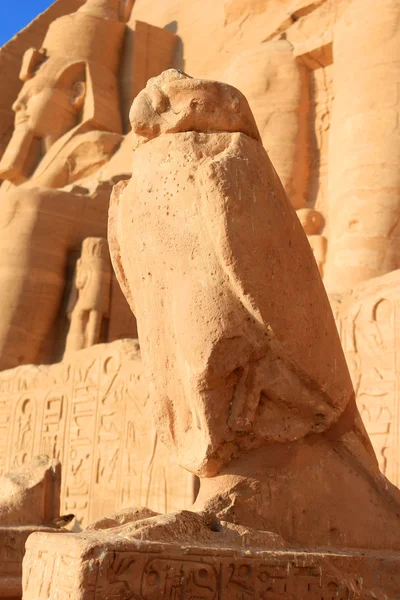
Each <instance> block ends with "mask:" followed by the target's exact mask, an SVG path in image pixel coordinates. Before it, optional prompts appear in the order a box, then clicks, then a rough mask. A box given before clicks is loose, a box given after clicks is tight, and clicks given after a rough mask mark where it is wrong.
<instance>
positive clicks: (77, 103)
mask: <svg viewBox="0 0 400 600" xmlns="http://www.w3.org/2000/svg"><path fill="white" fill-rule="evenodd" d="M85 97H86V83H85V82H84V81H76V82H75V83H74V84H73V85H72V88H71V94H70V102H71V104H72V106H73V107H74V108H75V109H76V110H77V111H78V110H81V108H82V107H83V104H84V102H85Z"/></svg>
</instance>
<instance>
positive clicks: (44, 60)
mask: <svg viewBox="0 0 400 600" xmlns="http://www.w3.org/2000/svg"><path fill="white" fill-rule="evenodd" d="M132 5H133V2H132V1H126V0H87V1H86V2H85V3H83V5H82V6H81V8H79V10H78V11H77V12H75V13H72V14H69V15H66V16H63V17H60V18H58V19H56V20H55V21H54V22H53V23H51V25H50V27H49V29H48V32H47V34H46V36H45V39H44V41H43V44H42V47H41V48H40V49H33V48H32V49H30V50H28V51H27V52H26V53H25V55H24V58H23V62H22V68H21V73H20V78H21V79H22V80H23V81H24V82H25V83H24V85H23V87H22V89H21V92H20V94H19V95H18V98H17V99H16V101H15V103H14V105H13V110H14V111H15V129H14V133H13V135H12V138H11V140H10V142H9V144H8V147H7V148H6V150H5V152H4V155H3V157H2V159H1V161H0V177H1V179H3V180H4V181H3V184H2V186H1V190H0V256H1V258H0V261H1V262H0V313H1V319H0V369H5V368H10V367H14V366H17V365H19V364H25V363H38V362H43V361H46V360H47V361H48V360H49V359H50V361H51V359H54V356H52V354H51V348H49V346H50V345H51V343H52V339H51V338H52V335H51V331H52V327H53V326H54V323H55V319H56V317H57V314H58V313H59V311H60V307H61V302H62V298H63V294H65V283H66V281H65V275H66V270H67V266H68V260H69V257H70V256H71V253H76V252H77V250H78V248H80V246H81V244H82V241H83V240H84V239H85V238H87V237H91V236H93V237H104V236H105V233H106V221H107V216H106V215H107V203H108V197H109V190H110V185H111V182H110V181H108V182H107V178H106V182H105V184H103V185H102V175H101V168H102V166H103V165H105V164H106V163H108V161H109V159H110V157H111V156H112V155H113V154H114V153H115V152H116V150H117V149H118V147H119V146H120V144H121V141H122V140H123V125H122V121H121V98H122V96H124V94H125V96H126V93H125V92H126V88H127V87H129V86H127V85H125V88H123V86H122V83H121V82H122V81H125V79H126V77H125V79H124V72H122V71H121V69H122V66H121V57H122V54H123V44H124V39H125V34H126V29H127V26H126V24H125V21H126V20H127V19H128V18H129V15H130V10H131V9H132ZM140 25H142V26H145V25H146V24H144V23H141V24H140ZM156 29H157V28H153V30H156ZM158 31H160V32H161V35H162V36H163V39H164V38H165V37H166V36H170V37H171V38H176V36H174V35H172V34H170V33H169V32H167V31H163V30H158ZM146 35H147V36H148V32H147V31H145V32H144V36H146ZM153 35H154V33H153ZM144 36H143V35H142V38H143V37H144ZM139 37H140V36H139V33H138V32H137V34H136V38H135V43H136V40H137V39H138V38H139ZM148 37H149V36H148ZM150 37H151V36H150ZM171 43H172V46H173V44H174V43H175V39H174V40H173V41H172V42H171ZM170 46H171V44H170ZM172 46H171V47H172ZM162 50H163V47H162V44H161V48H155V51H156V52H157V53H158V54H160V53H161V52H162ZM130 51H131V54H132V48H131V49H130ZM140 52H147V53H148V54H150V56H147V60H148V63H149V64H150V69H151V68H153V69H154V70H155V72H153V74H156V73H157V72H159V71H157V67H158V64H159V63H160V61H161V63H162V62H163V61H164V63H165V61H166V62H167V63H168V62H169V61H170V59H171V56H170V54H171V53H170V52H164V55H163V56H162V58H161V59H160V60H158V63H157V60H152V56H151V52H152V51H151V48H150V49H149V48H146V47H142V48H141V50H140ZM124 66H125V67H126V64H125V65H124ZM165 66H166V65H165ZM132 69H133V67H132V65H131V70H132ZM136 71H137V69H136ZM136 71H135V73H136ZM142 71H143V73H139V75H138V76H137V75H136V78H137V79H138V81H137V84H139V85H140V80H141V77H140V76H141V75H142V76H146V69H142ZM129 77H130V79H132V76H131V75H129ZM129 77H128V79H129ZM125 83H126V82H125ZM143 85H144V83H143ZM122 88H123V89H122ZM137 91H138V90H137ZM137 91H136V93H137ZM128 96H129V94H128ZM120 172H121V171H120ZM122 173H123V172H122ZM111 179H112V178H111ZM107 183H108V184H107ZM61 355H62V352H61Z"/></svg>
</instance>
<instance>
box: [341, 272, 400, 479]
mask: <svg viewBox="0 0 400 600" xmlns="http://www.w3.org/2000/svg"><path fill="white" fill-rule="evenodd" d="M399 286H400V271H394V272H393V273H389V274H387V275H383V276H382V277H378V278H376V279H372V280H371V281H369V282H367V283H363V284H359V285H358V286H356V287H355V288H354V289H353V290H352V291H351V292H349V293H348V294H343V295H340V296H339V295H338V296H333V297H332V298H331V301H332V307H333V310H334V313H335V316H336V319H337V325H338V329H339V333H340V336H341V340H342V344H343V348H344V350H345V353H346V359H347V363H348V365H349V369H350V373H351V376H352V379H353V384H354V388H355V390H356V393H357V404H358V407H359V410H360V413H361V416H362V418H363V421H364V424H365V426H366V428H367V431H368V433H369V435H370V438H371V441H372V444H373V446H374V449H375V452H376V455H377V458H378V462H379V467H380V469H381V471H382V472H383V473H384V474H385V475H386V476H387V477H388V478H389V479H390V481H392V482H393V483H394V484H396V485H397V486H399V485H400V389H399V381H400V365H399V361H398V357H397V354H398V350H397V349H398V347H399V344H400V338H399V332H400V329H399V324H400V312H399V311H400V305H399V301H398V298H399V292H400V288H399Z"/></svg>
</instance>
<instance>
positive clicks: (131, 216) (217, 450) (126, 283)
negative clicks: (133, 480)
mask: <svg viewBox="0 0 400 600" xmlns="http://www.w3.org/2000/svg"><path fill="white" fill-rule="evenodd" d="M130 117H131V122H132V129H133V133H134V148H135V150H134V156H133V162H132V179H131V181H130V182H129V184H127V183H126V182H123V183H120V184H118V185H117V186H116V187H115V188H114V193H113V196H112V198H111V206H110V218H109V241H110V250H111V256H112V260H113V265H114V268H115V271H116V273H117V276H118V278H119V281H120V284H121V288H122V289H123V291H124V293H125V295H126V297H127V299H128V301H129V303H130V306H131V308H132V310H133V311H134V312H135V314H136V316H137V320H138V329H139V336H140V337H141V344H142V351H143V360H144V365H145V369H146V375H147V378H148V381H149V385H150V399H151V402H152V404H153V410H154V416H155V421H156V426H157V430H158V432H159V434H160V436H161V438H162V440H163V441H164V442H165V443H166V445H167V446H168V448H169V449H170V451H171V452H173V454H174V455H175V456H176V457H177V460H178V462H179V463H180V464H181V465H182V466H184V467H185V468H188V469H190V470H191V471H192V472H193V473H196V474H198V475H199V476H200V477H201V478H202V479H201V487H200V493H199V497H198V499H197V501H196V505H195V507H196V508H197V509H198V510H206V511H214V512H216V513H217V515H218V516H219V517H220V518H221V519H223V520H224V521H232V522H234V523H239V524H242V525H246V526H249V527H252V528H255V529H259V530H267V531H271V532H273V533H275V534H277V535H280V536H281V537H282V538H283V539H285V540H287V541H288V542H289V543H293V544H300V545H303V546H304V545H306V546H308V547H310V546H315V545H319V546H321V545H322V546H323V545H333V546H339V547H341V546H344V547H365V548H376V549H382V548H393V549H395V548H399V547H400V545H399V541H398V539H399V538H398V534H399V527H400V524H399V521H398V517H397V515H396V514H395V512H393V510H394V507H398V506H399V504H400V493H399V491H398V490H397V489H396V488H395V487H394V486H392V485H391V484H390V483H389V482H388V481H387V480H386V479H385V478H384V477H383V476H382V475H381V473H380V471H379V468H378V463H377V460H376V457H375V455H374V452H373V450H372V446H371V444H370V441H369V439H368V436H367V434H366V432H365V429H364V427H363V424H362V421H361V419H360V416H359V413H358V410H357V407H356V405H355V398H354V390H353V387H352V384H351V380H350V375H349V372H348V369H347V366H346V362H345V358H344V354H343V351H342V348H341V345H340V340H339V336H338V334H337V330H336V326H335V322H334V318H333V314H332V311H331V308H330V306H329V302H328V298H327V296H326V293H325V290H324V288H323V284H322V281H321V278H320V275H319V272H318V268H317V265H316V263H315V260H314V258H313V255H312V251H311V248H310V245H309V243H308V242H307V238H306V236H305V233H304V231H303V228H302V227H301V224H300V222H299V220H298V218H297V217H296V214H295V212H294V210H293V208H292V206H291V205H290V203H289V201H288V199H287V197H286V195H285V192H284V190H283V187H282V185H281V183H280V181H279V178H278V177H277V174H276V172H275V170H274V169H273V167H272V165H271V163H270V161H269V159H268V156H267V154H266V152H265V150H264V149H263V147H262V145H261V143H260V137H259V133H258V131H257V128H256V127H255V122H254V120H253V118H252V114H251V111H250V109H249V106H248V104H247V102H246V99H245V98H244V96H243V95H242V94H241V93H240V92H238V91H237V90H235V89H234V88H232V87H230V86H228V85H226V84H222V83H218V82H214V81H204V80H196V79H191V78H190V77H189V76H187V75H184V74H182V73H180V72H177V71H174V70H169V71H166V72H164V73H162V74H161V75H160V76H159V77H157V78H154V79H152V80H150V81H149V82H148V84H147V86H146V89H145V90H143V92H141V93H140V94H139V96H138V97H137V98H136V99H135V101H134V103H133V105H132V109H131V113H130ZM344 495H345V496H346V499H347V501H346V505H345V506H343V505H341V499H342V498H343V496H344ZM396 510H398V509H397V508H396ZM149 521H151V519H150V520H149ZM377 521H379V522H380V528H379V533H377V532H376V531H374V533H373V535H372V534H369V533H367V531H368V530H371V528H373V523H375V522H377ZM149 528H151V524H150V523H149Z"/></svg>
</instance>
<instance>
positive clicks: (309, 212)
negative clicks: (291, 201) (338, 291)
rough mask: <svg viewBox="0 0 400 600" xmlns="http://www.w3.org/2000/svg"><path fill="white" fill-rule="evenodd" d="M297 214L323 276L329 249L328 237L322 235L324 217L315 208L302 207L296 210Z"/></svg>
mask: <svg viewBox="0 0 400 600" xmlns="http://www.w3.org/2000/svg"><path fill="white" fill-rule="evenodd" d="M296 214H297V216H298V217H299V220H300V223H301V224H302V226H303V229H304V233H305V234H306V236H307V239H308V241H309V242H310V246H311V250H312V251H313V254H314V258H315V261H316V263H317V266H318V270H319V274H320V275H321V277H323V276H324V264H325V258H326V249H327V239H326V237H325V236H323V235H321V232H322V229H323V226H324V217H323V216H322V214H321V213H320V212H318V211H317V210H314V209H313V208H300V209H299V210H297V211H296Z"/></svg>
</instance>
